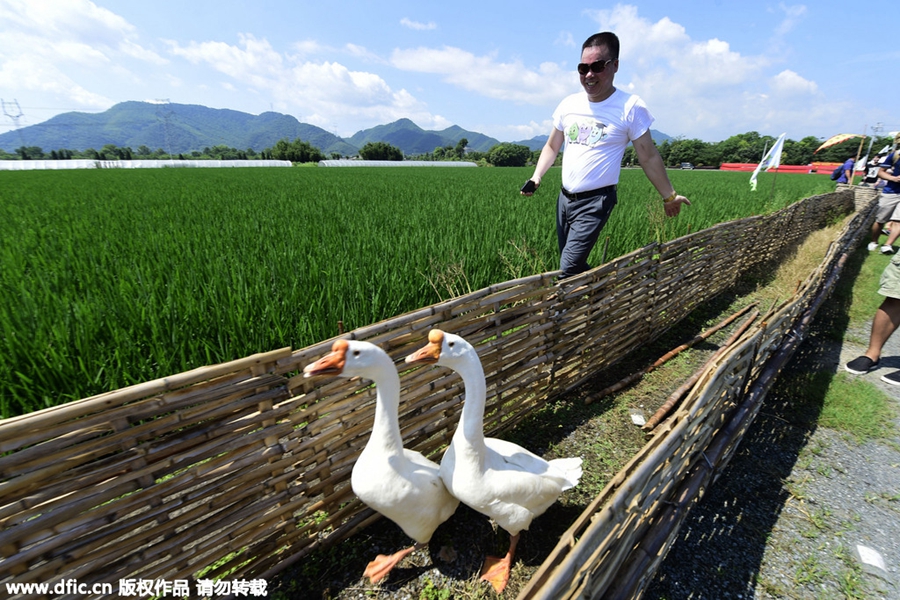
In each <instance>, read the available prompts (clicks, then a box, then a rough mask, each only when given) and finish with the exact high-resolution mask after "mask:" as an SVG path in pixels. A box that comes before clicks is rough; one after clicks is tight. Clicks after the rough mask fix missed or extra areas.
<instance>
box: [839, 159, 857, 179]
mask: <svg viewBox="0 0 900 600" xmlns="http://www.w3.org/2000/svg"><path fill="white" fill-rule="evenodd" d="M855 162H856V161H855V160H853V159H852V158H848V159H847V160H846V162H844V167H843V168H842V169H841V176H840V177H838V179H837V182H838V183H850V182H851V181H853V165H854V163H855Z"/></svg>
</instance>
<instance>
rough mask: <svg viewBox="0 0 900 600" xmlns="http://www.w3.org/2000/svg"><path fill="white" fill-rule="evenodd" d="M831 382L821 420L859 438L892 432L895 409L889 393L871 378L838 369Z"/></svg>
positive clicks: (821, 423) (824, 424)
mask: <svg viewBox="0 0 900 600" xmlns="http://www.w3.org/2000/svg"><path fill="white" fill-rule="evenodd" d="M830 383H831V384H830V385H829V386H828V390H827V393H826V395H825V403H824V405H823V406H822V414H821V415H820V416H819V424H820V425H823V426H824V427H829V428H831V429H837V430H840V431H845V432H847V433H849V434H850V435H852V436H853V437H854V438H856V439H857V440H858V441H864V440H868V439H877V438H883V437H886V436H887V435H889V434H890V432H891V430H892V427H891V420H892V418H893V416H894V415H893V410H892V408H891V404H890V401H889V400H888V398H887V396H886V395H885V394H884V393H883V392H881V391H880V390H879V389H878V388H876V387H875V386H874V385H872V384H871V383H869V382H868V381H859V380H857V379H851V378H850V377H849V376H847V375H846V374H844V373H838V374H837V376H836V377H834V378H833V379H832V380H831V382H830Z"/></svg>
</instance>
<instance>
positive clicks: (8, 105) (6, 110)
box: [0, 98, 25, 147]
mask: <svg viewBox="0 0 900 600" xmlns="http://www.w3.org/2000/svg"><path fill="white" fill-rule="evenodd" d="M0 104H2V105H3V114H4V115H6V116H7V117H9V118H10V119H12V122H13V124H14V125H15V127H16V131H18V132H19V141H20V142H22V146H23V147H24V146H25V137H24V136H23V135H22V129H21V128H20V127H19V119H21V118H22V117H23V116H25V115H24V113H23V112H22V108H21V107H20V106H19V101H18V100H15V99H13V101H12V102H7V101H6V100H3V99H2V98H0ZM13 105H15V109H13V108H12V107H13ZM12 113H15V114H12Z"/></svg>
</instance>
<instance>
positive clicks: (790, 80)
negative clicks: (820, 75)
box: [770, 69, 819, 96]
mask: <svg viewBox="0 0 900 600" xmlns="http://www.w3.org/2000/svg"><path fill="white" fill-rule="evenodd" d="M770 85H771V86H772V89H773V90H775V91H776V92H778V93H779V94H782V95H790V96H796V95H804V96H808V95H811V94H815V93H816V92H818V91H819V86H818V85H816V83H815V82H814V81H809V80H808V79H804V78H803V77H801V76H800V75H798V74H797V73H795V72H794V71H791V70H790V69H785V70H784V71H782V72H781V73H779V74H778V75H776V76H775V77H772V79H771V83H770Z"/></svg>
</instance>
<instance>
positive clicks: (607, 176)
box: [522, 32, 690, 278]
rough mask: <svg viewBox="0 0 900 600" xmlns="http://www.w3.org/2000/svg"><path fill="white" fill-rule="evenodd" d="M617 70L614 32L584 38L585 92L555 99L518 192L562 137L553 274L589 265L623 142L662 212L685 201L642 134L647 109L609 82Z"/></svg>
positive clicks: (534, 179)
mask: <svg viewBox="0 0 900 600" xmlns="http://www.w3.org/2000/svg"><path fill="white" fill-rule="evenodd" d="M618 70H619V38H618V37H617V36H616V35H615V34H614V33H611V32H604V33H597V34H594V35H592V36H591V37H589V38H588V39H587V40H586V41H585V42H584V44H583V45H582V48H581V63H580V64H579V65H578V73H579V75H580V77H581V86H582V87H583V88H584V91H585V92H586V94H582V93H581V92H579V93H577V94H572V95H571V96H568V97H567V98H565V99H563V101H562V102H560V104H559V106H558V107H557V108H556V110H555V111H554V113H553V130H552V131H551V133H550V137H549V139H548V140H547V143H546V144H544V148H543V149H542V150H541V155H540V158H539V159H538V162H537V165H536V166H535V169H534V175H532V176H531V179H529V181H528V182H526V184H525V186H524V187H523V188H522V194H524V195H526V196H530V195H532V194H533V193H534V190H535V189H536V188H537V187H538V186H540V185H541V178H542V177H543V176H544V174H545V173H546V172H547V170H548V169H549V168H550V167H551V166H552V165H553V162H554V161H555V160H556V156H557V155H558V154H559V151H560V149H561V148H562V146H563V143H565V151H564V152H563V162H562V190H560V193H559V196H558V198H557V208H556V235H557V240H558V242H559V251H560V269H562V274H561V275H560V278H564V277H570V276H572V275H576V274H578V273H581V272H583V271H587V270H588V269H589V268H590V267H589V266H588V264H587V258H588V255H589V254H590V253H591V250H592V249H593V247H594V245H595V244H596V243H597V238H598V237H599V236H600V230H601V229H602V228H603V226H604V225H605V224H606V221H607V220H608V219H609V215H610V213H611V212H612V209H613V207H614V206H615V204H616V200H617V197H616V184H618V182H619V171H620V170H621V165H622V157H623V156H624V155H625V148H626V147H627V146H628V143H629V142H631V143H632V144H634V149H635V152H636V153H637V157H638V160H639V161H640V163H641V168H642V169H643V170H644V173H645V174H646V175H647V178H648V179H649V180H650V182H651V183H652V184H653V186H654V187H655V188H656V191H658V192H659V194H660V195H661V196H662V198H663V203H664V207H665V211H666V216H669V217H674V216H676V215H678V213H679V212H680V211H681V205H682V204H687V205H690V201H689V200H688V199H687V198H685V197H684V196H680V195H678V194H677V193H675V189H674V188H673V187H672V184H671V182H670V181H669V176H668V175H667V174H666V167H665V165H664V164H663V161H662V158H661V157H660V155H659V151H658V150H657V149H656V145H654V143H653V140H652V139H651V137H650V125H651V124H652V123H653V115H651V114H650V111H649V110H647V107H646V106H645V105H644V102H643V100H641V99H640V98H639V97H638V96H636V95H633V94H628V93H626V92H623V91H621V90H618V89H616V88H615V86H614V85H613V78H614V77H615V74H616V72H617V71H618Z"/></svg>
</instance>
